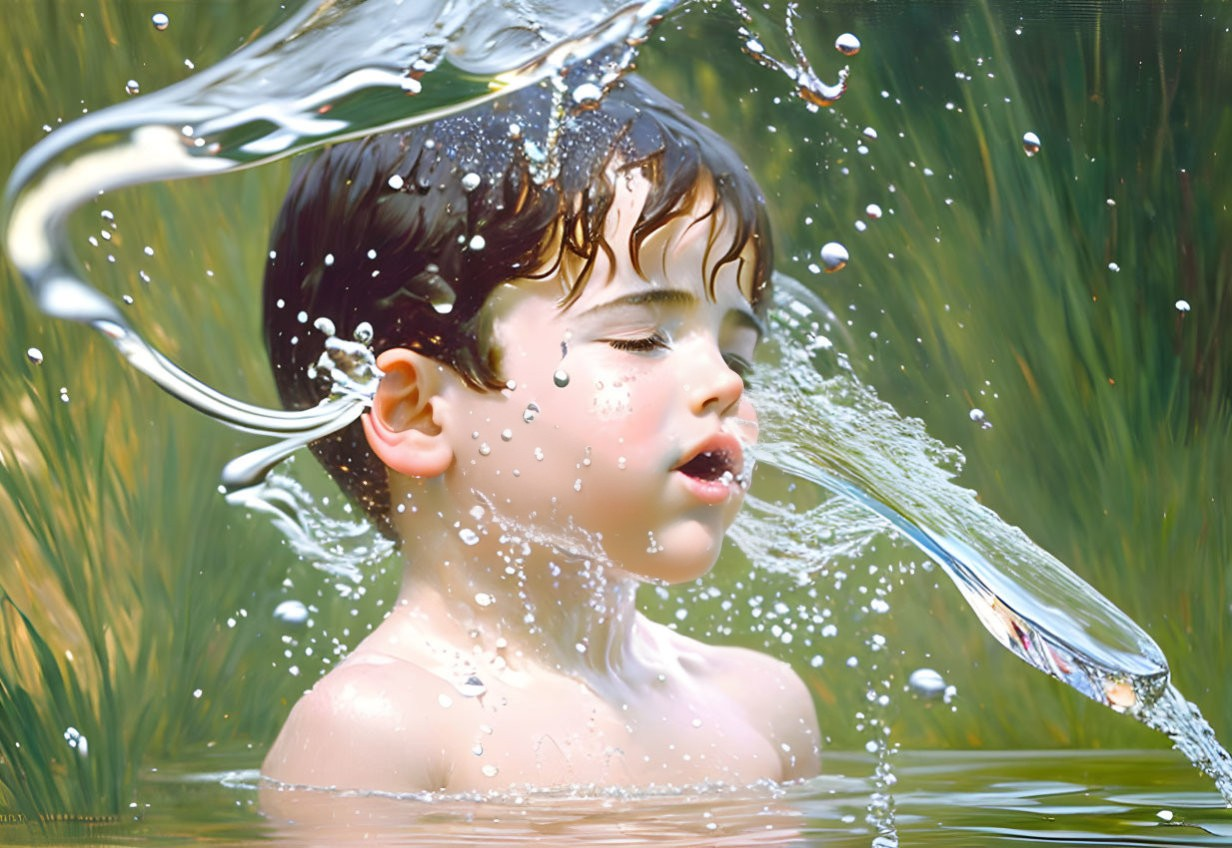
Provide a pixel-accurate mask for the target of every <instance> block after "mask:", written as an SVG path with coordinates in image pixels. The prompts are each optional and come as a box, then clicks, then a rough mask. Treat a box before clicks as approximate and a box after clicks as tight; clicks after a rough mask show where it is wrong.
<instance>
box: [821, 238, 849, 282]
mask: <svg viewBox="0 0 1232 848" xmlns="http://www.w3.org/2000/svg"><path fill="white" fill-rule="evenodd" d="M850 258H851V256H850V254H848V253H847V248H845V247H843V246H842V245H841V244H839V243H838V242H836V241H831V242H826V243H825V244H823V245H822V246H821V262H822V264H823V265H824V266H825V269H826V273H828V274H833V273H834V272H835V271H841V270H843V269H844V268H845V267H847V261H848V260H849V259H850Z"/></svg>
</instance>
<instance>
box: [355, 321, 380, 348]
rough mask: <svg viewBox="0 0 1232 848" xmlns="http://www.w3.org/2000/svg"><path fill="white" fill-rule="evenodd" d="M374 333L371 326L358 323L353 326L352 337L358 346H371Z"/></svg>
mask: <svg viewBox="0 0 1232 848" xmlns="http://www.w3.org/2000/svg"><path fill="white" fill-rule="evenodd" d="M374 332H375V331H374V330H373V329H372V325H371V324H369V323H368V322H367V321H360V322H359V323H358V324H356V325H355V332H354V333H352V337H353V338H354V339H355V341H357V342H359V343H360V344H371V343H372V336H373V334H374Z"/></svg>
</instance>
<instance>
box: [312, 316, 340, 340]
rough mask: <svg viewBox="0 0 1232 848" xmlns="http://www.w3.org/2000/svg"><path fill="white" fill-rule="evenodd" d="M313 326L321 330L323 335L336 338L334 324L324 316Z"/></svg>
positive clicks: (313, 323) (314, 322)
mask: <svg viewBox="0 0 1232 848" xmlns="http://www.w3.org/2000/svg"><path fill="white" fill-rule="evenodd" d="M312 326H314V327H316V328H317V330H319V331H320V332H321V333H324V334H325V335H327V336H329V337H331V338H332V337H333V336H334V330H335V327H334V322H333V321H331V320H329V319H328V318H326V317H325V316H323V315H322V316H321V317H320V318H318V319H317V320H315V321H313V322H312Z"/></svg>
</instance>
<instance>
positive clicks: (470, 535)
mask: <svg viewBox="0 0 1232 848" xmlns="http://www.w3.org/2000/svg"><path fill="white" fill-rule="evenodd" d="M458 538H459V539H461V540H462V544H464V545H478V544H479V534H478V533H476V532H475V531H474V530H472V529H471V528H469V527H463V528H462V529H461V530H459V531H458Z"/></svg>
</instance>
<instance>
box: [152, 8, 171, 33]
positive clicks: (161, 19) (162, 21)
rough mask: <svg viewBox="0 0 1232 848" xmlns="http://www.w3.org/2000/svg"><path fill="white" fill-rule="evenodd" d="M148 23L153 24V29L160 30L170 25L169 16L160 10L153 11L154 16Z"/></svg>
mask: <svg viewBox="0 0 1232 848" xmlns="http://www.w3.org/2000/svg"><path fill="white" fill-rule="evenodd" d="M150 23H152V24H154V29H156V30H158V31H159V32H162V31H163V30H165V29H166V28H167V27H168V26H170V25H171V18H169V17H167V16H166V15H165V14H164V13H162V12H155V13H154V16H153V17H151V18H150Z"/></svg>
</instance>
